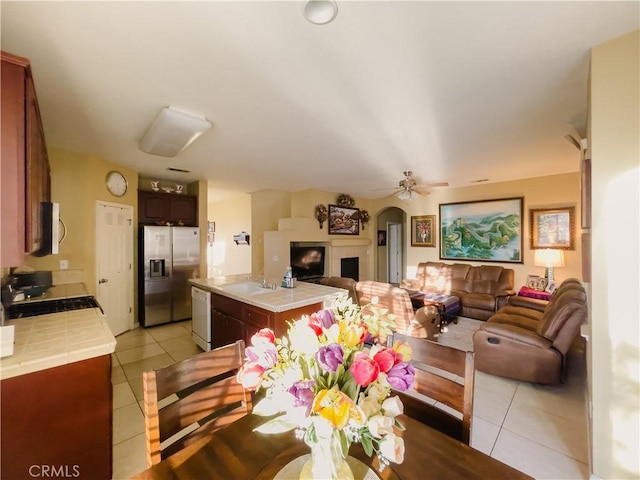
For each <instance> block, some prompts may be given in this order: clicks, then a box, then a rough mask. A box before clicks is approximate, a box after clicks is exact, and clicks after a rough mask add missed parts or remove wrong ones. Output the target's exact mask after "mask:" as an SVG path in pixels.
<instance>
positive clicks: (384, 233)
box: [378, 230, 387, 247]
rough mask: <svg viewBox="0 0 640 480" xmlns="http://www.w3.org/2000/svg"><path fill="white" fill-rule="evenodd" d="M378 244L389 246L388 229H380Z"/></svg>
mask: <svg viewBox="0 0 640 480" xmlns="http://www.w3.org/2000/svg"><path fill="white" fill-rule="evenodd" d="M378 246H379V247H386V246H387V231H386V230H378Z"/></svg>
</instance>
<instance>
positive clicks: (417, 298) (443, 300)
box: [408, 290, 460, 333]
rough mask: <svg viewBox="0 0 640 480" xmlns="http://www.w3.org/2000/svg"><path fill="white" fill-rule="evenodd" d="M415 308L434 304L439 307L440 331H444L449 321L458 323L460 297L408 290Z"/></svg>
mask: <svg viewBox="0 0 640 480" xmlns="http://www.w3.org/2000/svg"><path fill="white" fill-rule="evenodd" d="M408 292H409V297H410V298H411V303H412V305H413V308H415V309H418V308H420V307H425V306H428V305H433V306H434V307H436V308H437V309H438V315H439V317H440V322H439V323H440V333H442V332H444V329H445V327H446V326H447V324H448V323H450V322H453V323H458V319H457V316H458V313H459V312H460V299H459V298H458V297H456V296H453V295H446V294H440V293H432V292H421V291H412V290H408Z"/></svg>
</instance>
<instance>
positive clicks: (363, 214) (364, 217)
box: [359, 210, 369, 232]
mask: <svg viewBox="0 0 640 480" xmlns="http://www.w3.org/2000/svg"><path fill="white" fill-rule="evenodd" d="M359 215H360V223H362V231H363V232H364V226H365V225H366V224H367V223H369V212H367V211H366V210H360V214H359Z"/></svg>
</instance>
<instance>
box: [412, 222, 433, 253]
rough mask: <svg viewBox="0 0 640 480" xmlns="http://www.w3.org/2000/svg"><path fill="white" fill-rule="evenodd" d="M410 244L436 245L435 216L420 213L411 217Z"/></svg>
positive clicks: (419, 245) (421, 245) (415, 245)
mask: <svg viewBox="0 0 640 480" xmlns="http://www.w3.org/2000/svg"><path fill="white" fill-rule="evenodd" d="M411 246H412V247H435V246H436V216H435V215H422V216H419V217H411Z"/></svg>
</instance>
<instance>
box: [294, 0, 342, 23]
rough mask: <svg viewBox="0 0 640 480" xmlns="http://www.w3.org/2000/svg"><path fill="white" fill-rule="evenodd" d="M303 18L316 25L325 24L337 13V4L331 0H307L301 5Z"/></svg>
mask: <svg viewBox="0 0 640 480" xmlns="http://www.w3.org/2000/svg"><path fill="white" fill-rule="evenodd" d="M302 13H303V15H304V18H306V19H307V20H309V21H310V22H311V23H314V24H316V25H325V24H327V23H329V22H331V21H332V20H333V19H334V18H336V15H338V5H337V4H336V2H335V1H333V0H309V1H307V2H305V3H304V5H303V7H302Z"/></svg>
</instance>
